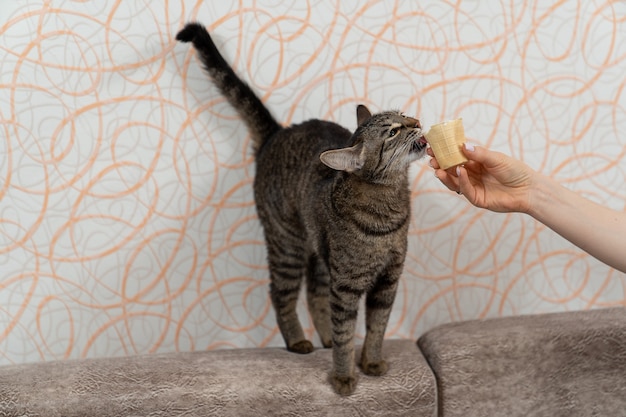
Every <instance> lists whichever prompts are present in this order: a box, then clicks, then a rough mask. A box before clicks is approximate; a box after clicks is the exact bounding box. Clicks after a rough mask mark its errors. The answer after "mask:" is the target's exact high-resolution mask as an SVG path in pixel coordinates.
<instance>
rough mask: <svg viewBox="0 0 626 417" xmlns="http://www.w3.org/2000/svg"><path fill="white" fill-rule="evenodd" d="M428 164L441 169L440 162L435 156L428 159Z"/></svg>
mask: <svg viewBox="0 0 626 417" xmlns="http://www.w3.org/2000/svg"><path fill="white" fill-rule="evenodd" d="M428 165H430V166H431V167H432V168H435V169H439V162H437V159H435V158H430V160H429V161H428Z"/></svg>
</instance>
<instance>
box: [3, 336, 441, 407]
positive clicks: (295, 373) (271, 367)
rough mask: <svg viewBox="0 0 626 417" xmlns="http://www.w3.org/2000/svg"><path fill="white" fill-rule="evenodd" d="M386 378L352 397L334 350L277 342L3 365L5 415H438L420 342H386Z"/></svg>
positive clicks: (364, 382) (370, 380) (367, 380)
mask: <svg viewBox="0 0 626 417" xmlns="http://www.w3.org/2000/svg"><path fill="white" fill-rule="evenodd" d="M384 351H385V356H386V359H387V361H388V363H389V365H390V368H389V372H388V374H387V375H386V376H384V377H378V378H375V377H368V376H365V375H361V376H360V380H359V385H358V387H357V390H356V392H355V394H354V395H352V396H351V397H348V398H343V397H339V396H338V395H336V394H335V393H334V392H333V391H332V390H331V388H330V385H329V384H328V382H327V377H328V371H329V370H330V369H331V362H332V352H331V350H330V349H326V350H316V351H315V352H313V353H311V354H308V355H298V354H295V353H289V352H287V351H286V350H285V349H281V348H263V349H262V348H258V349H234V350H218V351H209V352H194V353H174V354H158V355H143V356H135V357H123V358H110V359H85V360H71V361H58V362H48V363H36V364H22V365H11V366H5V367H0V415H2V416H35V415H38V416H46V417H53V416H93V417H95V416H148V415H149V416H153V417H156V416H168V417H170V416H179V415H181V416H182V415H184V416H213V415H215V416H220V417H221V416H256V417H261V416H274V415H276V416H308V415H313V416H315V415H316V416H326V415H333V416H404V415H407V416H408V415H410V416H432V415H433V413H434V412H435V411H436V394H435V380H434V377H433V376H432V373H431V370H430V368H429V367H428V365H427V363H426V361H425V360H424V358H423V356H422V354H421V353H420V351H419V349H418V348H417V346H416V344H415V342H414V341H409V340H388V341H385V347H384Z"/></svg>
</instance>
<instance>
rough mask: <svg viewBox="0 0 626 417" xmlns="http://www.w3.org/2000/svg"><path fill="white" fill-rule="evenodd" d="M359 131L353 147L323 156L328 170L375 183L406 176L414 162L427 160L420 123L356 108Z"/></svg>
mask: <svg viewBox="0 0 626 417" xmlns="http://www.w3.org/2000/svg"><path fill="white" fill-rule="evenodd" d="M357 121H358V124H359V127H358V128H357V130H356V131H355V132H354V134H353V135H352V146H350V147H348V148H342V149H332V150H329V151H326V152H324V153H322V154H321V155H320V159H321V161H322V162H323V163H324V164H325V165H327V166H328V167H330V168H332V169H335V170H339V171H346V172H353V173H355V174H357V175H362V176H364V177H368V178H372V179H374V180H376V179H378V178H380V179H386V178H392V177H393V176H396V175H397V174H402V173H404V175H406V172H407V169H408V166H409V164H410V163H411V162H413V161H415V160H416V159H418V158H421V157H422V156H424V154H425V152H426V140H425V139H424V136H423V134H422V126H421V125H420V122H419V120H417V119H414V118H412V117H407V116H404V115H402V114H401V113H400V112H397V111H387V112H382V113H377V114H374V115H372V114H371V113H370V111H369V110H368V109H367V107H365V106H363V105H359V106H358V107H357Z"/></svg>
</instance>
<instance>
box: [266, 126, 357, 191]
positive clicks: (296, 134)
mask: <svg viewBox="0 0 626 417" xmlns="http://www.w3.org/2000/svg"><path fill="white" fill-rule="evenodd" d="M351 135H352V134H351V132H350V131H349V130H347V129H346V128H344V127H342V126H340V125H338V124H336V123H333V122H328V121H325V120H318V119H313V120H308V121H306V122H303V123H300V124H295V125H292V126H289V127H287V128H285V129H282V130H280V131H279V132H277V133H276V134H275V135H273V136H272V137H271V138H269V139H268V140H267V141H266V142H265V144H264V145H263V147H262V148H261V149H259V151H258V153H257V155H256V164H257V173H256V178H257V179H258V178H264V177H272V178H273V179H274V180H276V179H277V178H278V177H281V176H287V177H289V178H291V179H295V177H301V176H311V175H314V176H316V173H319V174H321V175H322V176H326V175H329V174H331V173H334V172H335V171H333V170H332V169H330V168H328V167H326V166H325V165H324V164H322V162H321V161H320V158H319V156H320V154H321V153H322V152H324V151H326V150H328V149H336V148H342V147H346V146H348V145H349V142H350V137H351ZM311 180H314V178H311Z"/></svg>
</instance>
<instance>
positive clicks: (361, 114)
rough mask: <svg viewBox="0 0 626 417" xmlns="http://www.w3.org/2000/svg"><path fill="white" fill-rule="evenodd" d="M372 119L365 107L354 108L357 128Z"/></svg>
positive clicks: (360, 105)
mask: <svg viewBox="0 0 626 417" xmlns="http://www.w3.org/2000/svg"><path fill="white" fill-rule="evenodd" d="M370 117H372V113H371V112H370V111H369V109H368V108H367V107H365V106H364V105H362V104H359V105H358V106H356V122H357V123H358V126H361V125H362V124H363V122H365V121H366V120H367V119H369V118H370Z"/></svg>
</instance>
